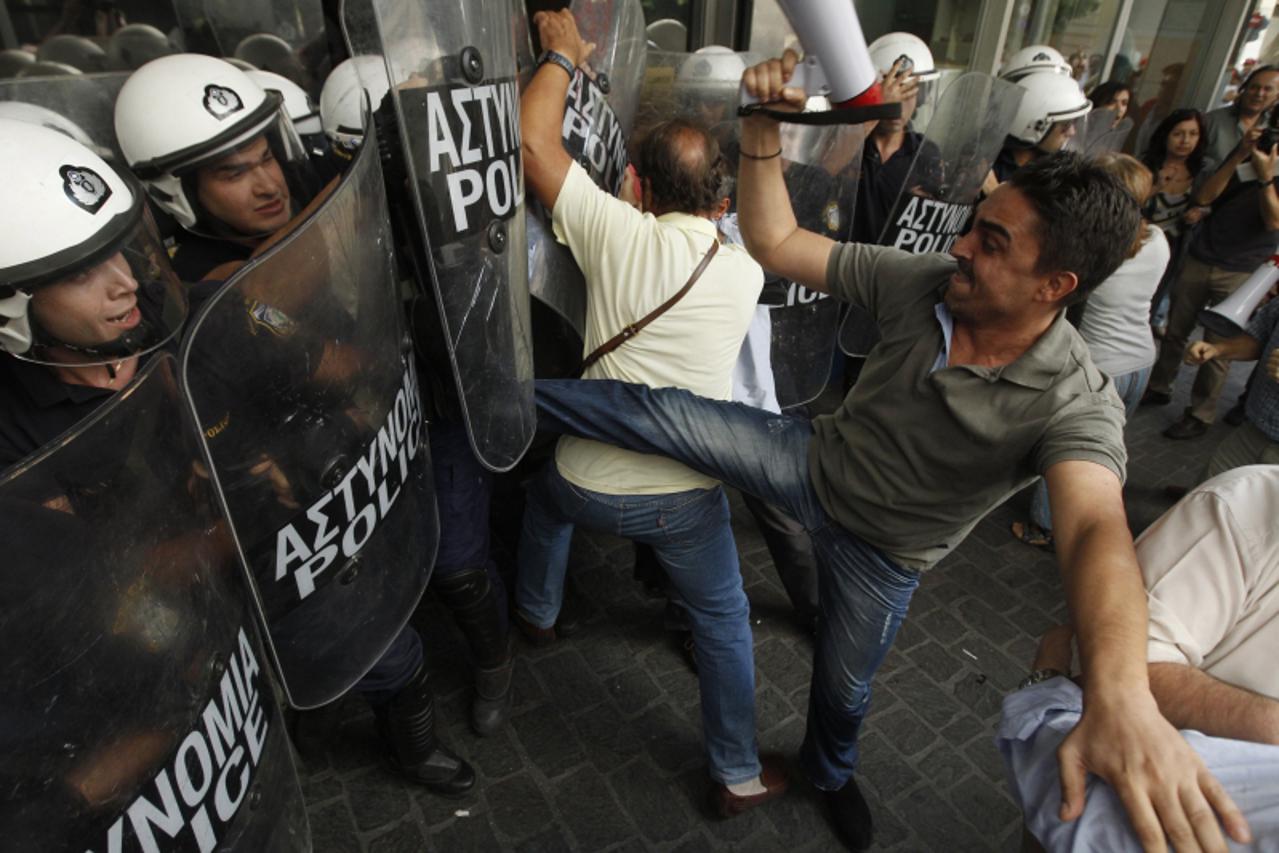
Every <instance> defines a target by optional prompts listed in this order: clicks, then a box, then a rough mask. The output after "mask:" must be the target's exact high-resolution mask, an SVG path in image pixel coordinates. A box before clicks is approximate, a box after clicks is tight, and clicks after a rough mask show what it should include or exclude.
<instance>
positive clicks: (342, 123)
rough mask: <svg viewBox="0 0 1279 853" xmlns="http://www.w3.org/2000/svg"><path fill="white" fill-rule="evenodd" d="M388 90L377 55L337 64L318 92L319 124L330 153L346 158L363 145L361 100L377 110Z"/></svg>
mask: <svg viewBox="0 0 1279 853" xmlns="http://www.w3.org/2000/svg"><path fill="white" fill-rule="evenodd" d="M390 89H391V82H390V80H388V79H387V76H386V62H385V61H384V60H383V59H382V56H381V55H380V54H366V55H364V56H353V57H351V58H350V59H347V60H344V61H342V62H340V63H338V65H337V67H336V68H334V69H333V70H332V71H331V72H330V73H329V77H328V79H327V80H325V81H324V88H323V89H322V90H320V120H321V121H322V122H323V124H324V133H325V135H326V136H328V137H329V140H330V141H331V142H332V143H333V150H334V151H335V152H337V153H338V154H341V155H343V156H347V157H349V156H350V155H351V154H352V153H353V152H354V151H355V149H357V148H359V147H360V143H361V142H363V141H364V96H365V95H366V94H367V95H368V99H369V109H370V110H376V109H377V108H378V105H379V104H381V103H382V99H383V98H385V97H386V93H387V92H388V91H390Z"/></svg>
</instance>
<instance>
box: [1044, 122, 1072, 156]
mask: <svg viewBox="0 0 1279 853" xmlns="http://www.w3.org/2000/svg"><path fill="white" fill-rule="evenodd" d="M1074 135H1075V123H1074V121H1059V122H1057V123H1056V124H1054V125H1053V126H1052V129H1051V130H1049V131H1048V135H1047V136H1045V137H1044V139H1043V141H1042V142H1040V143H1039V146H1038V147H1039V149H1040V150H1041V151H1044V152H1046V153H1048V154H1055V153H1057V152H1058V151H1060V150H1061V149H1062V146H1064V145H1065V144H1066V143H1067V142H1069V141H1070V140H1071V139H1072V138H1073V137H1074Z"/></svg>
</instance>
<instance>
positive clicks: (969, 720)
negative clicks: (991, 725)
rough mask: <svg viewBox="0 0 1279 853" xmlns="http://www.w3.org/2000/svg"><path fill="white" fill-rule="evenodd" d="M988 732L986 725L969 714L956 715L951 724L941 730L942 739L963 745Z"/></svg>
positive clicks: (952, 743)
mask: <svg viewBox="0 0 1279 853" xmlns="http://www.w3.org/2000/svg"><path fill="white" fill-rule="evenodd" d="M986 733H987V729H986V727H985V726H983V725H982V724H981V723H980V722H978V721H977V720H976V719H975V718H973V717H971V716H968V715H967V714H961V715H960V716H958V717H956V718H955V719H954V720H952V721H951V723H950V725H948V726H946V728H944V729H942V730H941V736H942V740H944V741H946V742H947V743H949V744H951V745H952V746H963V745H964V744H965V743H967V742H968V741H970V740H972V739H973V738H975V737H977V736H979V735H984V734H986Z"/></svg>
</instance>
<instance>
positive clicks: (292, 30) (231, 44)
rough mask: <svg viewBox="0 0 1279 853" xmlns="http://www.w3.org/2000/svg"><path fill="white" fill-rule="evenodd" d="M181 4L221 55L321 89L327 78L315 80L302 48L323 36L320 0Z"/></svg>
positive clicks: (207, 0) (209, 0) (228, 0)
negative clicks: (305, 60) (303, 55)
mask: <svg viewBox="0 0 1279 853" xmlns="http://www.w3.org/2000/svg"><path fill="white" fill-rule="evenodd" d="M179 6H180V8H181V7H185V9H186V14H184V15H180V17H183V18H187V19H188V20H189V19H190V18H195V19H196V20H195V21H193V22H190V21H189V23H188V24H187V26H188V28H189V29H190V28H194V29H196V30H197V31H198V32H200V33H201V34H202V35H203V36H204V37H205V38H206V39H208V40H211V41H212V43H213V44H214V45H216V48H217V49H216V51H215V52H216V53H218V54H219V55H221V56H225V57H234V58H236V59H239V60H242V61H244V62H247V63H249V64H250V65H252V66H253V67H255V68H259V69H261V70H263V71H272V72H274V73H276V74H282V75H283V76H285V77H287V78H289V79H290V80H292V81H293V82H294V83H297V84H298V85H299V86H301V87H302V88H303V89H305V90H307V91H308V92H311V93H313V94H314V93H318V91H319V84H320V83H322V82H323V81H317V80H314V79H313V78H312V71H313V69H310V68H308V67H307V63H305V62H303V60H302V52H303V50H304V49H306V48H307V47H308V45H310V44H311V43H313V42H315V41H317V40H318V41H322V40H323V39H324V13H323V9H322V7H321V3H320V0H267V2H263V0H201V2H199V3H198V4H197V3H196V2H194V0H181V2H180V4H179Z"/></svg>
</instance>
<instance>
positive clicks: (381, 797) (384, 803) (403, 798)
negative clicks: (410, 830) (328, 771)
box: [346, 769, 409, 832]
mask: <svg viewBox="0 0 1279 853" xmlns="http://www.w3.org/2000/svg"><path fill="white" fill-rule="evenodd" d="M389 775H390V772H389V771H387V770H380V769H379V770H373V771H370V772H368V773H364V774H361V775H359V776H354V777H352V778H350V779H347V780H346V796H347V799H348V800H349V802H350V804H351V811H353V812H354V813H355V822H356V826H357V827H359V829H360V831H361V832H368V831H369V830H372V829H377V828H379V827H382V826H386V825H389V824H391V823H393V822H395V821H397V820H399V819H400V818H402V817H404V816H405V814H407V813H408V810H409V795H408V792H407V791H406V790H405V789H404V788H403V787H401V786H397V785H388V784H387V782H388V781H398V780H394V779H391V780H388V778H387V777H388V776H389Z"/></svg>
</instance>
